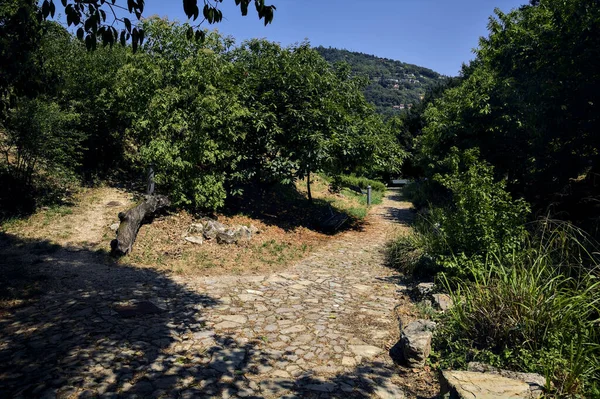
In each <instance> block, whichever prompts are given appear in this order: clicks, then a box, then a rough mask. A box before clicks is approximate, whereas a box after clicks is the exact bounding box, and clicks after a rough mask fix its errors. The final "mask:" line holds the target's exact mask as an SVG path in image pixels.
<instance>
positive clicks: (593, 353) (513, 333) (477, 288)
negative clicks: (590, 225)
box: [434, 221, 600, 397]
mask: <svg viewBox="0 0 600 399" xmlns="http://www.w3.org/2000/svg"><path fill="white" fill-rule="evenodd" d="M542 224H543V226H542V227H543V228H542V229H541V232H538V233H536V235H535V236H534V238H533V239H531V240H528V241H527V242H526V244H525V246H524V247H523V249H522V250H521V251H518V252H514V253H512V254H506V253H504V252H501V251H499V250H495V251H493V252H492V253H490V254H489V256H488V258H487V261H486V262H485V267H484V268H479V267H473V268H470V269H469V271H468V272H469V276H468V277H469V279H465V280H462V281H460V283H459V284H458V286H457V288H456V289H454V290H453V291H452V294H453V298H454V301H455V306H454V307H453V308H452V309H451V310H450V311H449V312H448V313H447V314H446V316H445V320H444V322H443V323H442V327H441V329H440V330H438V332H437V333H436V335H435V339H434V346H435V350H436V352H437V353H438V355H437V356H439V360H440V363H441V366H442V367H462V366H464V365H465V364H466V363H467V362H469V361H483V362H486V363H490V364H492V365H494V366H497V367H504V368H508V369H514V370H519V371H527V372H538V373H541V374H542V375H545V376H546V377H547V379H548V381H549V382H552V385H553V388H552V389H551V391H552V392H553V393H554V394H556V395H558V396H560V397H598V395H599V394H600V391H599V390H598V389H599V388H600V387H599V386H598V381H599V377H600V330H599V328H598V322H599V321H600V319H599V309H600V306H599V305H600V281H599V280H598V278H599V277H600V263H599V259H598V253H597V251H596V250H595V248H593V247H591V246H590V245H589V244H590V241H589V240H587V238H586V237H585V234H584V233H582V232H581V231H578V230H577V229H575V228H573V227H572V226H569V225H566V224H564V223H563V224H553V223H548V222H547V221H545V222H543V223H542ZM455 282H456V281H455Z"/></svg>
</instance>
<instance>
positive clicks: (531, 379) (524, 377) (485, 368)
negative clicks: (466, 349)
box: [467, 362, 546, 390]
mask: <svg viewBox="0 0 600 399" xmlns="http://www.w3.org/2000/svg"><path fill="white" fill-rule="evenodd" d="M467 370H468V371H476V372H479V373H491V374H498V375H501V376H502V377H506V378H511V379H513V380H519V381H523V382H526V383H528V384H529V386H530V387H531V388H532V389H533V390H536V389H539V390H543V389H544V387H545V386H546V378H544V377H543V376H541V375H539V374H536V373H520V372H518V371H510V370H503V369H499V368H496V367H493V366H490V365H489V364H485V363H479V362H470V363H469V364H468V365H467ZM536 385H537V388H536V387H535V386H536Z"/></svg>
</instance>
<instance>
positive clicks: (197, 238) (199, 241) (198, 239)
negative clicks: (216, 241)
mask: <svg viewBox="0 0 600 399" xmlns="http://www.w3.org/2000/svg"><path fill="white" fill-rule="evenodd" d="M185 240H186V241H187V242H191V243H192V244H202V243H203V242H204V239H203V238H202V237H200V236H187V237H185Z"/></svg>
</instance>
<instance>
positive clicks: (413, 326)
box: [390, 320, 435, 367]
mask: <svg viewBox="0 0 600 399" xmlns="http://www.w3.org/2000/svg"><path fill="white" fill-rule="evenodd" d="M434 329H435V323H434V322H433V321H430V320H415V321H413V322H411V323H409V324H408V325H407V326H406V327H405V328H403V329H402V334H401V337H400V341H398V343H397V344H396V345H394V347H393V348H392V349H390V356H391V357H392V359H394V360H396V361H398V362H403V363H405V364H406V365H408V366H409V367H423V366H425V361H426V360H427V358H428V357H429V353H430V352H431V338H432V337H433V331H434Z"/></svg>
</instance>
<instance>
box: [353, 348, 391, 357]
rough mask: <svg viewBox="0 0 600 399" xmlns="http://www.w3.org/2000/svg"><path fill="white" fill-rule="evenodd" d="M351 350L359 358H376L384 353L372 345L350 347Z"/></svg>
mask: <svg viewBox="0 0 600 399" xmlns="http://www.w3.org/2000/svg"><path fill="white" fill-rule="evenodd" d="M349 348H350V350H351V351H352V352H354V354H356V355H357V356H363V357H367V358H370V357H375V356H377V355H378V354H380V353H381V352H383V349H381V348H378V347H376V346H372V345H350V346H349Z"/></svg>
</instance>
